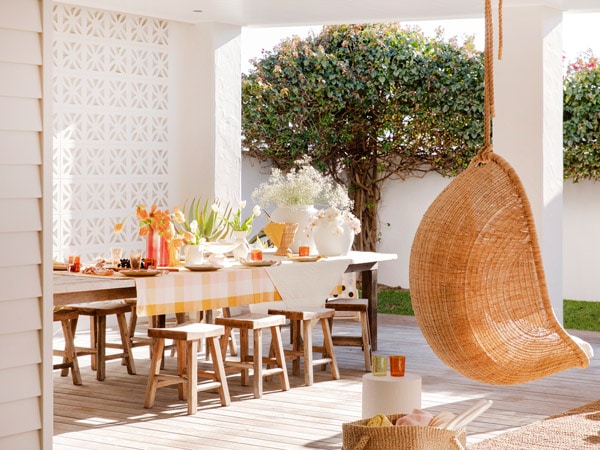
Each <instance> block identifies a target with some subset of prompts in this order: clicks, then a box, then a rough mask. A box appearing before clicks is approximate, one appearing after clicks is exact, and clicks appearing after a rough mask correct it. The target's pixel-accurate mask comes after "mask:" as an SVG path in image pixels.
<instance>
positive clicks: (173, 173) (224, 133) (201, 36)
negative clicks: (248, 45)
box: [169, 23, 241, 206]
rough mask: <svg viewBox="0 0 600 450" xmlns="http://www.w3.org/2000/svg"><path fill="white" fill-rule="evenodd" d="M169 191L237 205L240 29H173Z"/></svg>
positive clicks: (174, 199)
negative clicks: (217, 199)
mask: <svg viewBox="0 0 600 450" xmlns="http://www.w3.org/2000/svg"><path fill="white" fill-rule="evenodd" d="M170 41H171V45H170V48H171V53H170V55H169V57H170V59H169V65H170V73H171V88H170V91H169V93H170V94H172V95H170V100H169V103H170V105H169V108H170V111H171V110H172V111H173V112H172V113H171V114H170V122H169V126H170V143H171V144H172V146H173V147H172V148H171V149H170V153H169V158H170V163H169V173H170V179H169V183H170V184H169V189H170V195H169V197H170V200H171V203H172V204H177V205H181V204H182V203H183V201H185V200H186V199H190V198H192V197H194V196H200V197H202V198H203V199H207V200H209V201H212V199H213V198H215V197H218V198H220V199H222V200H224V201H229V202H231V204H232V206H235V205H237V203H238V202H239V199H240V191H241V143H240V136H241V27H238V26H231V25H224V24H216V23H209V24H205V23H202V24H197V25H189V24H180V25H178V26H173V27H172V33H171V37H170Z"/></svg>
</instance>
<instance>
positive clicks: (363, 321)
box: [360, 312, 371, 372]
mask: <svg viewBox="0 0 600 450" xmlns="http://www.w3.org/2000/svg"><path fill="white" fill-rule="evenodd" d="M360 327H361V328H362V341H363V353H364V355H365V370H366V371H367V372H370V371H371V335H370V334H369V319H368V318H367V313H366V312H361V313H360Z"/></svg>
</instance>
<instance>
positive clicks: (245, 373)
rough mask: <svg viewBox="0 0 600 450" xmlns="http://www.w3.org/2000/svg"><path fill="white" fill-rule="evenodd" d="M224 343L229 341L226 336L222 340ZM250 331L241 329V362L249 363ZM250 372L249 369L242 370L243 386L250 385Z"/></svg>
mask: <svg viewBox="0 0 600 450" xmlns="http://www.w3.org/2000/svg"><path fill="white" fill-rule="evenodd" d="M221 339H222V340H223V341H225V342H227V341H228V337H227V335H224V336H223V337H222V338H221ZM248 345H249V342H248V330H247V329H244V328H242V329H240V361H241V362H247V361H248ZM222 348H223V347H221V349H222ZM225 354H226V353H225V352H223V357H225ZM249 372H250V370H249V369H247V368H246V367H244V368H242V370H241V379H242V386H248V385H249V384H250V374H249Z"/></svg>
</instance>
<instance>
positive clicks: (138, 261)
mask: <svg viewBox="0 0 600 450" xmlns="http://www.w3.org/2000/svg"><path fill="white" fill-rule="evenodd" d="M129 262H130V264H131V270H140V267H141V265H142V252H131V253H130V254H129Z"/></svg>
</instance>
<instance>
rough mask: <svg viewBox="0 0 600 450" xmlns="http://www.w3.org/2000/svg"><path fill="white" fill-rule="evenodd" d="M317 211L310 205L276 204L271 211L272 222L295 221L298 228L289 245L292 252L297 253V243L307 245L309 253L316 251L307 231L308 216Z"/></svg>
mask: <svg viewBox="0 0 600 450" xmlns="http://www.w3.org/2000/svg"><path fill="white" fill-rule="evenodd" d="M316 212H317V209H316V208H315V207H314V206H312V205H308V206H300V205H299V206H278V207H277V208H276V209H275V210H274V211H273V212H272V213H271V220H272V221H273V222H285V223H297V224H298V229H297V231H296V237H294V241H293V242H292V245H290V246H289V248H290V250H291V251H292V252H293V253H298V245H300V244H302V245H309V246H310V248H311V253H315V252H316V247H315V244H314V242H313V240H312V236H311V235H310V233H309V232H308V231H307V228H308V224H309V221H310V218H311V216H312V215H313V214H315V213H316Z"/></svg>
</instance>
